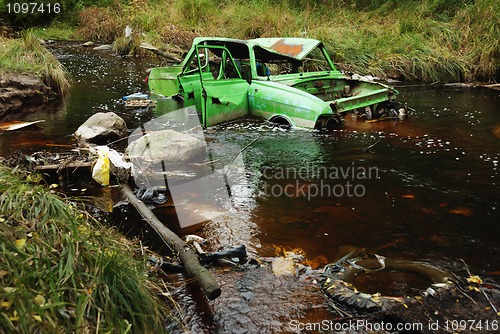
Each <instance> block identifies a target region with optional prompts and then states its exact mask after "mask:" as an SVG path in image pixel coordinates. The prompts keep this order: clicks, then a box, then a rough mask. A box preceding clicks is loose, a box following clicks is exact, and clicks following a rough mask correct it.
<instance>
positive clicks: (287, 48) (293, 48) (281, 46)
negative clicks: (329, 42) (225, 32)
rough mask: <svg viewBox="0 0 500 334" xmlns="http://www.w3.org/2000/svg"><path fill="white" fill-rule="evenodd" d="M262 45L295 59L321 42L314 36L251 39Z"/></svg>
mask: <svg viewBox="0 0 500 334" xmlns="http://www.w3.org/2000/svg"><path fill="white" fill-rule="evenodd" d="M250 41H252V42H254V43H256V44H259V45H260V46H262V47H264V48H266V49H271V50H273V51H275V52H278V53H281V54H283V55H285V56H289V57H293V58H295V59H299V60H301V59H303V58H304V57H305V56H307V55H308V54H309V53H310V52H311V51H312V50H313V49H314V48H316V47H317V46H318V45H320V44H321V42H320V41H318V40H317V39H312V38H292V37H287V38H256V39H252V40H250Z"/></svg>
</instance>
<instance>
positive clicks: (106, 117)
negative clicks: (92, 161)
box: [75, 112, 128, 145]
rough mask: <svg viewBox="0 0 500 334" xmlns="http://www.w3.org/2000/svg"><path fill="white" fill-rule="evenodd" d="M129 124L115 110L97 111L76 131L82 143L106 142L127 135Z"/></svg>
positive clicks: (77, 137) (76, 135)
mask: <svg viewBox="0 0 500 334" xmlns="http://www.w3.org/2000/svg"><path fill="white" fill-rule="evenodd" d="M127 134H128V132H127V125H126V124H125V121H124V120H123V118H121V117H120V116H118V115H117V114H115V113H114V112H107V113H97V114H94V115H92V116H91V117H90V118H89V119H87V120H86V121H85V123H83V124H82V125H80V127H79V128H78V130H76V132H75V137H76V139H77V140H78V142H79V143H80V144H81V145H82V144H87V143H99V144H100V143H105V142H109V141H113V140H117V139H120V138H123V137H125V136H127Z"/></svg>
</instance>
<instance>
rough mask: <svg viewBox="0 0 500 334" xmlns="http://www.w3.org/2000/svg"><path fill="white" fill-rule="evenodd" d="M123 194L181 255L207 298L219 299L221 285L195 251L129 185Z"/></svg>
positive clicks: (185, 265) (186, 267) (124, 188)
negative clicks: (164, 223) (138, 197)
mask: <svg viewBox="0 0 500 334" xmlns="http://www.w3.org/2000/svg"><path fill="white" fill-rule="evenodd" d="M121 193H122V194H123V195H124V196H125V197H126V198H127V200H128V201H129V203H130V204H132V205H133V206H134V207H135V208H136V209H137V212H139V214H140V215H141V216H142V217H143V218H144V219H145V220H146V222H147V223H148V224H149V225H150V226H151V227H152V228H153V229H154V230H155V231H156V232H157V233H158V234H159V235H160V237H161V238H162V239H163V241H164V242H165V244H167V246H169V247H171V248H172V249H173V250H174V251H175V252H177V253H178V254H179V258H180V259H181V261H182V264H183V266H184V268H185V269H186V273H187V274H188V276H190V277H193V278H195V279H196V280H197V282H198V284H199V285H200V287H201V289H202V290H203V292H205V295H206V296H207V298H208V299H210V300H213V299H215V298H217V297H219V296H220V294H221V289H220V286H219V284H218V283H217V282H216V281H215V278H214V277H213V275H212V274H211V273H210V272H209V271H208V269H207V268H205V267H203V266H202V265H201V264H200V261H199V259H198V256H197V255H196V253H195V251H194V250H193V249H192V248H190V247H189V246H188V245H186V243H185V242H184V241H182V239H181V238H179V237H178V236H177V235H176V234H175V233H174V232H172V231H171V230H169V229H168V228H167V227H166V226H165V225H163V224H162V223H161V222H160V221H159V220H158V218H156V216H155V215H154V213H153V212H152V211H151V210H150V209H149V208H148V207H147V206H146V205H145V204H144V203H143V202H142V201H140V200H139V199H137V197H135V195H134V193H133V192H132V189H130V187H129V186H128V185H127V184H124V183H122V184H121Z"/></svg>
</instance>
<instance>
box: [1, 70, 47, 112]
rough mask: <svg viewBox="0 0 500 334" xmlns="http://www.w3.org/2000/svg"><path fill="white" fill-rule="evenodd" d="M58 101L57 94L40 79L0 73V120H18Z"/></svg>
mask: <svg viewBox="0 0 500 334" xmlns="http://www.w3.org/2000/svg"><path fill="white" fill-rule="evenodd" d="M56 100H57V93H56V92H54V91H53V90H52V88H51V87H49V86H47V85H45V84H44V83H43V81H42V80H41V79H40V78H37V77H34V76H30V75H26V74H14V73H0V120H4V121H5V120H11V119H14V118H18V117H16V116H18V114H19V113H20V112H21V113H23V114H25V113H30V112H34V111H36V110H39V109H40V108H43V107H44V106H46V105H47V104H49V103H52V102H55V101H56Z"/></svg>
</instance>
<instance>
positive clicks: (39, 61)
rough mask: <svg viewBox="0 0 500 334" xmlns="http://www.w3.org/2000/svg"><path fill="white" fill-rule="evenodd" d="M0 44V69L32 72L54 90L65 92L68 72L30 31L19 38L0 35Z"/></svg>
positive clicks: (68, 83)
mask: <svg viewBox="0 0 500 334" xmlns="http://www.w3.org/2000/svg"><path fill="white" fill-rule="evenodd" d="M0 44H1V45H2V47H1V48H0V71H7V72H18V73H31V74H34V75H36V76H38V77H39V78H40V79H42V81H43V82H44V83H45V84H46V85H47V86H49V87H52V88H53V90H54V91H56V92H59V93H60V94H66V92H67V91H68V89H69V87H70V79H69V74H68V72H67V71H66V69H65V68H64V67H63V66H62V65H61V63H59V61H58V60H57V59H56V58H55V57H54V55H53V54H52V53H50V51H48V50H47V49H46V48H45V47H44V46H43V45H41V44H40V42H39V41H38V39H37V38H36V37H35V36H34V35H33V34H32V33H31V32H30V31H26V32H25V33H24V34H23V37H22V38H19V39H8V38H4V37H1V36H0Z"/></svg>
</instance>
